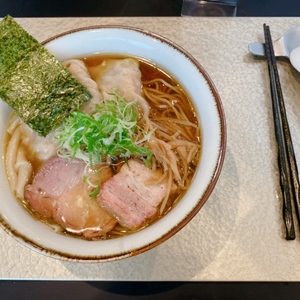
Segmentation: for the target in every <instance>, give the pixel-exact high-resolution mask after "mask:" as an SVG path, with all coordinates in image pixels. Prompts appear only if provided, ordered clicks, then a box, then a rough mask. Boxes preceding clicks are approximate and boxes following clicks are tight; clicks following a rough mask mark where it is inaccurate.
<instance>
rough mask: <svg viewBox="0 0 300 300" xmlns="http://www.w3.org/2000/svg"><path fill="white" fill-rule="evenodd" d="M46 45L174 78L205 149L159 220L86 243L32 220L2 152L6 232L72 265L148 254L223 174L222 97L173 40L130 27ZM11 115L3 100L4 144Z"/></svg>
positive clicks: (81, 33) (0, 210) (0, 209)
mask: <svg viewBox="0 0 300 300" xmlns="http://www.w3.org/2000/svg"><path fill="white" fill-rule="evenodd" d="M43 44H44V46H45V47H46V48H47V49H48V50H49V51H50V52H51V53H52V54H53V55H55V56H56V58H57V59H58V60H61V61H63V60H66V59H70V58H74V57H84V56H89V55H93V54H101V53H103V54H108V53H109V54H113V55H122V56H127V55H128V56H136V57H140V58H143V59H146V60H148V61H150V62H152V63H154V64H156V65H157V66H158V67H160V68H161V69H162V70H164V71H165V72H167V73H168V74H170V75H171V76H172V77H173V78H174V79H175V80H176V81H177V82H179V84H180V85H181V86H182V87H183V89H184V90H185V91H186V92H187V94H188V96H189V98H190V99H191V101H192V103H193V106H194V108H195V112H196V114H197V116H198V120H199V123H200V130H201V136H202V150H201V156H200V161H199V164H198V166H197V169H196V171H195V175H194V178H193V181H192V183H191V185H190V186H189V188H188V190H187V191H186V193H185V194H184V196H183V197H182V199H181V200H180V201H179V202H178V204H177V205H176V206H175V207H174V208H173V209H172V210H171V211H170V212H168V213H167V214H166V215H165V216H164V217H162V218H161V219H160V220H159V221H157V222H155V223H153V224H152V225H150V226H148V227H146V228H144V229H142V230H140V231H138V232H136V233H133V234H131V235H127V236H123V237H119V238H114V239H108V240H98V241H87V240H83V239H79V238H74V237H70V236H65V235H62V234H58V233H56V232H54V231H53V230H51V229H50V228H48V227H47V226H46V225H45V224H43V223H42V222H40V221H38V220H36V219H34V218H33V217H32V216H31V215H30V214H29V213H28V212H27V211H26V210H25V209H24V208H23V206H22V205H21V203H20V202H18V201H17V200H16V199H15V198H14V196H13V195H12V193H11V191H10V189H9V185H8V182H7V178H6V175H5V169H4V159H3V156H4V153H3V150H4V149H3V147H1V149H0V151H1V157H2V160H1V167H0V193H1V202H0V221H1V226H2V228H3V229H4V230H5V231H6V232H7V233H8V234H10V235H11V236H13V237H14V238H15V239H17V240H18V241H20V242H21V243H22V244H24V245H26V246H28V247H30V248H31V249H33V250H35V251H37V252H39V253H42V254H45V255H48V256H50V257H53V258H59V259H65V260H73V261H98V262H101V261H112V260H116V259H121V258H126V257H130V256H134V255H137V254H140V253H143V252H145V251H147V250H150V249H152V248H154V247H156V246H157V245H159V244H161V243H162V242H164V241H166V240H167V239H169V238H170V237H172V236H173V235H174V234H175V233H177V232H178V231H179V230H180V229H182V228H183V227H184V226H185V225H186V224H187V223H188V222H189V221H190V220H191V219H192V218H193V217H194V216H195V215H196V214H197V213H198V212H199V210H200V209H201V207H202V206H203V205H204V204H205V202H206V201H207V199H208V198H209V196H210V195H211V193H212V191H213V189H214V187H215V185H216V183H217V180H218V177H219V175H220V172H221V168H222V164H223V161H224V156H225V148H226V126H225V116H224V112H223V108H222V103H221V100H220V97H219V95H218V93H217V91H216V88H215V86H214V84H213V83H212V81H211V79H210V77H209V75H208V74H207V73H206V71H205V70H204V69H203V67H202V66H201V65H200V64H199V62H198V61H197V60H196V59H195V58H193V57H192V56H191V55H190V54H189V53H188V52H187V51H186V50H184V49H182V48H181V47H180V46H178V45H176V44H175V43H173V42H172V41H170V40H168V39H166V38H164V37H162V36H159V35H157V34H154V33H151V32H149V31H145V30H141V29H138V28H131V27H120V26H97V27H86V28H80V29H77V30H73V31H69V32H65V33H63V34H60V35H57V36H55V37H53V38H51V39H49V40H47V41H45V42H44V43H43ZM10 112H11V108H9V107H8V106H7V105H6V104H5V103H4V102H3V101H0V139H1V141H3V139H4V134H5V129H6V125H7V122H8V118H9V115H10Z"/></svg>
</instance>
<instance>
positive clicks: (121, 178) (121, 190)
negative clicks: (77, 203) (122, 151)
mask: <svg viewBox="0 0 300 300" xmlns="http://www.w3.org/2000/svg"><path fill="white" fill-rule="evenodd" d="M160 175H161V173H160ZM157 176H158V174H157V172H154V171H152V170H150V169H149V168H148V167H146V166H145V165H144V164H142V163H140V162H138V161H137V160H134V159H131V160H129V161H128V164H124V165H123V166H122V168H121V170H120V172H119V173H118V174H116V175H114V176H113V177H111V178H110V179H108V180H107V181H106V182H105V183H103V184H102V186H101V191H100V193H99V195H98V200H99V202H100V204H101V205H102V206H103V207H104V208H105V209H106V210H107V211H109V212H110V213H111V214H112V215H114V216H115V217H116V218H117V219H118V221H119V222H120V224H121V225H123V226H125V227H128V228H130V229H137V228H139V227H141V226H142V225H143V224H144V223H145V221H146V220H147V219H149V218H150V217H152V216H153V215H154V214H155V213H156V211H157V207H158V205H159V204H160V203H161V201H162V200H163V198H164V197H165V195H166V189H167V185H166V183H165V182H160V183H153V182H155V178H157Z"/></svg>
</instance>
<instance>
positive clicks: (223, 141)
mask: <svg viewBox="0 0 300 300" xmlns="http://www.w3.org/2000/svg"><path fill="white" fill-rule="evenodd" d="M101 29H121V30H129V31H134V32H138V33H141V34H144V35H146V36H148V37H151V38H154V39H156V40H159V41H161V42H163V43H166V44H167V45H169V46H171V47H172V48H174V49H175V50H177V51H179V52H180V53H181V54H183V55H184V56H185V57H186V58H187V59H188V60H190V61H191V62H192V64H193V65H194V66H195V67H196V68H197V69H198V70H199V72H200V73H201V75H202V76H203V77H204V79H205V81H206V83H207V85H208V87H209V89H210V91H211V93H212V96H213V99H214V101H215V105H216V110H217V113H218V117H219V127H220V134H221V136H220V144H219V150H218V159H217V162H216V164H215V168H214V171H213V172H212V175H211V179H210V182H209V184H208V185H207V188H206V190H205V191H204V193H203V194H202V197H201V199H198V202H197V204H196V205H195V206H194V208H193V209H192V210H191V211H190V212H189V213H188V214H187V215H186V216H185V217H184V218H183V219H182V220H181V221H180V222H178V223H177V225H176V226H175V227H172V228H171V230H169V231H168V232H166V233H164V234H162V235H161V236H160V237H159V238H158V239H156V240H154V241H152V242H151V243H149V244H147V245H144V246H143V247H140V248H135V249H134V250H132V251H127V252H123V253H121V252H120V253H118V254H113V255H112V256H101V255H100V256H80V255H79V256H78V255H72V254H70V253H63V252H61V251H57V250H53V249H45V247H43V246H42V245H39V244H38V243H37V242H35V241H31V240H29V239H28V238H27V237H26V236H24V235H23V234H22V233H20V232H17V231H16V230H14V229H13V228H12V227H11V225H10V224H7V222H5V221H4V220H3V218H2V217H1V214H0V223H1V226H2V227H4V230H5V231H6V232H7V233H8V234H9V235H11V236H13V237H14V238H16V239H17V240H18V241H19V242H21V243H22V244H26V246H28V247H29V248H31V249H32V250H35V251H38V252H39V253H42V254H46V255H47V256H50V257H53V258H58V259H63V260H68V261H77V262H81V261H82V262H107V261H114V260H118V259H122V258H126V257H132V256H135V255H137V254H140V253H143V252H146V251H148V250H150V249H152V248H154V247H156V246H158V245H160V244H161V243H163V242H164V241H166V240H168V239H169V238H170V237H172V236H174V235H175V234H176V233H177V232H178V231H180V230H181V229H182V228H183V227H184V226H185V225H186V224H187V223H189V222H190V221H191V219H193V218H194V216H195V215H196V214H197V213H198V212H199V210H200V209H201V208H202V206H203V205H204V204H205V203H206V201H207V200H208V198H209V196H210V195H211V193H212V191H213V189H214V187H215V185H216V183H217V181H218V179H219V177H220V174H221V170H222V167H223V163H224V160H225V153H226V146H227V125H226V119H225V112H224V108H223V104H222V101H221V98H220V96H219V93H218V91H217V89H216V87H215V85H214V83H213V81H212V79H211V78H210V76H209V75H208V73H207V72H206V70H205V69H204V68H203V67H202V65H201V64H200V63H199V62H198V60H196V59H195V58H194V57H193V56H192V55H191V54H190V53H189V52H188V51H186V50H185V49H184V48H182V47H181V46H179V45H178V44H176V43H175V42H173V41H171V40H169V39H168V38H165V37H163V36H162V35H159V34H156V33H154V32H152V31H149V30H145V29H141V28H137V27H132V26H126V25H125V26H124V25H93V26H83V27H79V28H75V29H71V30H67V31H64V32H62V33H59V34H56V35H54V36H52V37H50V38H48V39H46V40H44V41H43V42H41V44H42V45H43V46H46V45H47V44H48V43H50V42H52V41H54V40H57V39H59V38H62V37H64V36H68V35H71V34H74V33H77V32H81V31H89V30H101ZM200 159H201V158H200ZM24 242H25V243H24Z"/></svg>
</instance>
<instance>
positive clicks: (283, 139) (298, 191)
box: [264, 24, 300, 240]
mask: <svg viewBox="0 0 300 300" xmlns="http://www.w3.org/2000/svg"><path fill="white" fill-rule="evenodd" d="M264 34H265V53H266V57H267V62H268V69H269V75H270V87H271V95H272V107H273V118H274V128H275V135H276V140H277V145H278V165H279V172H280V185H281V190H282V196H283V217H284V223H285V227H286V239H287V240H293V239H295V229H294V221H293V210H292V205H293V204H292V202H293V203H294V206H295V208H296V215H297V218H298V223H299V224H300V222H299V220H300V188H299V178H298V169H297V163H296V157H295V154H294V148H293V143H292V137H291V133H290V128H289V124H288V120H287V115H286V110H285V105H284V99H283V94H282V89H281V84H280V79H279V75H278V69H277V63H276V58H275V55H274V49H273V43H272V37H271V32H270V27H269V26H267V25H266V24H264Z"/></svg>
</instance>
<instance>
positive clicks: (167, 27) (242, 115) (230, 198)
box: [0, 17, 300, 281]
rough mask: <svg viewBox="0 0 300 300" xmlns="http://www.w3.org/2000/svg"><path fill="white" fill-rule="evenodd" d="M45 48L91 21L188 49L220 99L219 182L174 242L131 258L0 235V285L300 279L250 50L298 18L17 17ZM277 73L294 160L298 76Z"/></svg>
mask: <svg viewBox="0 0 300 300" xmlns="http://www.w3.org/2000/svg"><path fill="white" fill-rule="evenodd" d="M16 20H17V21H18V22H19V23H20V24H21V25H22V26H23V27H24V28H25V29H27V30H28V32H29V33H30V34H32V35H33V36H35V37H36V38H37V39H38V40H39V41H43V40H45V39H47V38H49V37H51V36H53V35H55V34H57V33H61V32H64V31H67V30H70V29H74V28H77V27H82V26H87V25H99V24H123V25H129V26H134V27H140V28H144V29H148V30H151V31H153V32H155V33H158V34H161V35H163V36H164V37H166V38H169V39H171V40H172V41H174V42H176V43H177V44H179V45H180V46H182V47H184V48H185V49H186V50H187V51H189V52H190V53H191V54H192V55H193V56H194V57H195V58H196V59H198V60H199V62H200V63H201V64H202V65H203V67H204V68H205V69H206V71H207V72H208V73H209V75H210V76H211V78H212V80H213V81H214V83H215V85H216V88H217V89H218V91H219V94H220V96H221V99H222V101H223V105H224V109H225V114H226V119H227V129H228V146H227V154H226V159H225V162H224V167H223V171H222V174H221V177H220V179H219V181H218V184H217V186H216V188H215V190H214V192H213V194H212V195H211V197H210V199H209V200H208V202H207V203H206V204H205V206H204V207H203V209H202V210H201V211H200V212H199V214H198V215H197V216H196V217H195V218H194V219H193V220H192V221H191V222H190V223H189V224H188V225H187V226H186V227H185V228H183V229H182V230H181V231H180V232H179V233H177V234H176V235H175V236H174V237H172V238H171V239H169V240H168V241H166V242H165V243H163V244H162V245H160V246H158V247H157V248H154V249H152V250H150V251H148V252H146V253H143V254H141V255H139V256H136V257H132V258H127V259H123V260H120V261H116V262H109V263H75V262H68V261H61V260H56V259H52V258H49V257H46V256H44V255H41V254H39V253H36V252H33V251H32V250H29V249H28V248H27V247H25V246H24V245H22V244H20V243H19V242H17V241H15V240H14V239H13V238H12V237H10V236H9V235H7V234H6V233H5V232H4V231H3V230H0V278H2V279H7V278H10V279H19V278H23V279H67V280H147V281H153V280H162V281H164V280H175V281H177V280H184V281H185V280H190V281H198V280H200V281H203V280H213V281H220V280H222V281H223V280H225V281H227V280H230V281H236V280H238V281H241V280H242V281H243V280H245V281H299V280H300V243H299V241H300V234H299V230H298V227H297V235H298V237H297V239H296V240H294V241H286V240H285V239H284V228H283V222H282V218H281V204H280V202H281V201H280V199H279V196H278V195H279V186H278V169H277V161H276V144H275V138H274V130H273V123H272V111H271V100H270V92H269V82H268V72H267V65H266V62H265V61H264V60H263V59H255V58H254V57H253V56H252V55H250V54H249V53H248V44H249V43H250V42H253V41H263V23H265V22H266V23H267V24H268V25H270V27H271V31H272V36H273V39H277V38H279V37H280V36H281V35H282V34H283V33H284V32H285V31H286V30H288V29H289V28H290V27H293V26H296V25H300V18H189V17H187V18H180V17H178V18H177V17H175V18H173V17H171V18H153V17H152V18H47V19H16ZM279 72H280V76H281V82H282V87H283V93H284V97H285V101H286V108H287V112H288V118H289V121H290V126H291V131H292V134H293V140H294V147H295V152H296V156H297V157H298V160H299V161H300V125H299V124H300V97H299V96H300V74H299V73H297V72H296V71H295V70H294V69H293V68H292V67H291V65H290V64H289V62H288V61H280V62H279Z"/></svg>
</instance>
